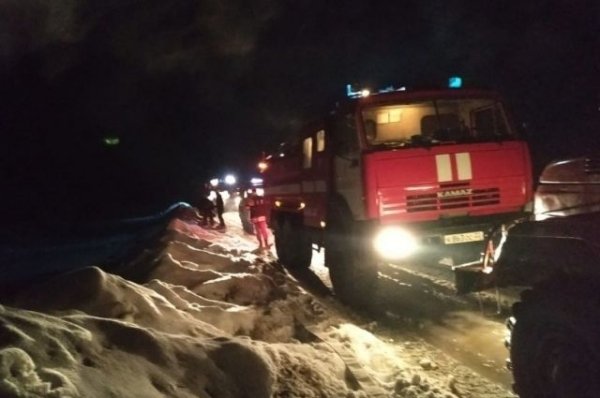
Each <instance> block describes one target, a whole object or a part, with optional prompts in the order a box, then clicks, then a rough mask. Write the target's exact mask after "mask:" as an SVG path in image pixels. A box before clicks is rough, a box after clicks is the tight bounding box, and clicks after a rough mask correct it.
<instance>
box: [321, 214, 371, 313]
mask: <svg viewBox="0 0 600 398" xmlns="http://www.w3.org/2000/svg"><path fill="white" fill-rule="evenodd" d="M329 214H333V216H332V217H330V219H329V221H328V225H327V236H326V238H325V264H326V265H327V267H328V268H329V278H330V279H331V284H332V285H333V291H334V293H335V295H336V296H337V297H338V298H339V299H340V301H342V302H343V303H344V304H347V305H349V306H351V307H354V308H356V309H359V310H371V309H373V308H374V306H375V304H376V294H375V292H376V291H377V275H378V269H377V261H376V260H375V257H374V256H373V254H372V253H371V251H370V250H368V248H367V245H366V243H365V241H364V239H361V237H360V234H359V233H358V232H357V231H356V230H355V226H354V225H353V224H354V223H353V222H352V220H350V219H349V218H348V217H344V216H343V215H341V214H340V213H331V212H330V213H329Z"/></svg>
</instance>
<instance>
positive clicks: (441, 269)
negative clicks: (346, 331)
mask: <svg viewBox="0 0 600 398" xmlns="http://www.w3.org/2000/svg"><path fill="white" fill-rule="evenodd" d="M310 271H312V272H305V273H298V272H294V273H293V274H294V275H295V276H296V277H297V279H299V280H300V281H302V283H303V286H305V287H307V288H308V289H310V290H311V291H312V292H314V293H315V294H331V285H330V282H329V279H328V271H327V269H326V268H325V267H324V266H323V254H322V253H319V252H317V251H313V261H312V264H311V268H310ZM317 277H318V278H317ZM516 297H518V290H499V291H496V292H484V293H477V294H470V295H462V296H460V295H457V294H456V292H455V290H454V274H453V271H452V269H451V267H450V266H447V265H444V264H437V263H431V262H412V263H405V264H384V265H382V266H381V268H380V277H379V286H378V296H377V297H375V298H374V300H375V301H376V302H377V304H376V305H375V307H376V308H377V309H378V311H377V313H373V314H367V316H369V317H371V318H372V319H373V320H374V321H377V322H378V323H380V324H381V325H384V326H385V328H386V329H389V331H388V333H390V334H391V335H394V334H395V333H397V332H398V331H401V334H404V333H414V334H416V335H418V336H419V337H420V338H424V339H425V340H426V341H427V342H429V343H431V344H433V345H434V346H435V347H436V348H439V349H440V350H442V351H444V352H445V353H447V354H449V355H451V356H452V357H454V358H455V359H457V360H458V361H460V362H461V363H462V364H464V365H465V366H468V367H470V368H471V369H473V370H474V371H476V372H477V373H480V374H481V375H483V376H485V377H487V378H489V379H490V380H493V381H494V382H496V383H499V384H501V385H503V386H505V387H506V388H507V389H510V388H511V385H512V375H511V374H510V372H509V371H508V370H507V368H506V359H507V357H508V351H507V349H506V348H505V346H504V338H505V335H506V328H505V320H506V318H507V317H508V313H509V310H510V306H511V305H512V303H513V302H514V301H515V300H516Z"/></svg>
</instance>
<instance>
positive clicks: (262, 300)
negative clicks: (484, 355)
mask: <svg viewBox="0 0 600 398" xmlns="http://www.w3.org/2000/svg"><path fill="white" fill-rule="evenodd" d="M166 238H167V239H168V242H166V244H165V245H164V247H163V248H162V250H159V251H158V252H156V253H155V257H154V258H147V259H146V261H147V264H142V265H141V266H144V267H148V265H149V264H151V265H152V267H151V268H152V270H151V272H150V273H149V276H148V278H147V280H146V283H145V284H143V285H141V284H137V283H134V282H132V281H129V280H126V279H124V278H123V277H120V276H118V275H113V274H109V273H106V272H104V271H103V270H101V269H100V268H98V267H87V268H82V269H79V270H77V271H73V272H70V273H67V274H64V275H60V276H58V277H55V278H53V279H50V280H47V281H44V282H43V283H41V284H38V285H36V286H33V287H32V288H31V289H29V290H28V291H25V292H22V294H20V295H18V296H17V297H16V298H15V299H14V301H13V302H11V303H10V305H5V306H0V396H2V397H111V396H113V397H165V396H168V397H213V398H217V397H227V398H229V397H248V398H262V397H265V398H267V397H367V396H370V397H371V396H372V397H379V396H381V397H384V396H385V397H413V398H414V397H416V398H422V397H428V398H449V397H455V395H454V394H453V393H452V392H451V386H450V385H449V384H448V383H447V380H446V379H444V378H439V377H438V378H437V379H430V378H428V376H427V374H426V373H427V372H426V370H427V369H425V366H424V365H423V364H420V363H415V362H414V361H405V360H404V359H403V356H404V354H405V353H404V352H403V349H402V346H399V345H393V344H388V343H386V342H384V341H382V340H381V339H379V338H377V337H376V336H375V335H373V334H372V333H370V332H368V331H367V330H365V329H364V328H360V327H358V326H356V325H353V324H351V323H348V322H347V321H344V319H343V317H342V316H341V315H339V314H337V313H336V312H335V311H334V310H332V309H328V308H326V304H322V303H319V302H318V301H316V300H315V298H313V297H312V296H310V295H308V294H306V293H305V292H304V291H303V290H302V289H301V288H300V287H299V286H298V285H297V284H296V283H295V281H293V280H292V279H290V278H289V277H286V276H285V275H284V274H283V273H282V272H281V271H280V270H279V268H278V267H275V266H273V264H271V263H270V262H269V260H268V259H264V258H260V257H257V256H255V255H253V254H252V253H251V252H250V250H251V249H252V248H253V247H254V244H253V243H251V242H248V241H244V240H243V239H242V238H240V236H238V235H236V234H234V233H230V232H227V233H222V232H215V231H207V230H203V229H202V228H199V227H198V226H197V225H194V224H190V223H188V222H185V221H184V220H175V221H174V223H173V224H172V231H171V232H169V234H168V235H167V237H166ZM307 328H308V329H307ZM309 329H310V330H309ZM427 368H428V369H433V368H435V367H434V365H432V364H431V363H430V364H429V365H428V366H427ZM444 380H446V381H444ZM465 396H466V395H465Z"/></svg>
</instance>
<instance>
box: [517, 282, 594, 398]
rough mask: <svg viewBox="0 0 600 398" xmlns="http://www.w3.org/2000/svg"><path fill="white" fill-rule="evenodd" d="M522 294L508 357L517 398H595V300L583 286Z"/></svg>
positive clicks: (592, 291)
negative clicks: (518, 397)
mask: <svg viewBox="0 0 600 398" xmlns="http://www.w3.org/2000/svg"><path fill="white" fill-rule="evenodd" d="M565 284H569V285H571V286H570V287H566V288H565V287H564V286H561V287H560V288H558V289H557V288H556V287H554V288H550V289H549V288H545V289H539V290H538V289H534V290H528V291H525V292H523V294H522V296H521V298H522V301H521V302H520V303H516V304H515V305H514V307H513V316H514V318H515V321H516V322H515V323H514V325H513V329H512V333H511V339H510V357H511V364H512V370H513V376H514V381H515V384H514V388H515V392H517V394H519V396H520V397H521V398H573V397H578V398H592V397H600V361H599V359H600V351H599V349H600V344H599V341H600V323H599V321H600V317H599V316H598V315H599V312H600V307H599V300H598V298H599V297H600V296H599V294H598V290H590V286H589V284H588V285H583V286H581V285H579V284H575V285H573V284H571V283H568V282H565Z"/></svg>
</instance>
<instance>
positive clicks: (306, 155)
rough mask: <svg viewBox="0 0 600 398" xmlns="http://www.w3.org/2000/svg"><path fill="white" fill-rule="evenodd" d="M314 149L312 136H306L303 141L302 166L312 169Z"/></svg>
mask: <svg viewBox="0 0 600 398" xmlns="http://www.w3.org/2000/svg"><path fill="white" fill-rule="evenodd" d="M312 149H313V139H312V137H308V138H305V139H304V141H303V142H302V154H303V156H302V167H303V168H305V169H310V168H311V167H312Z"/></svg>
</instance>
